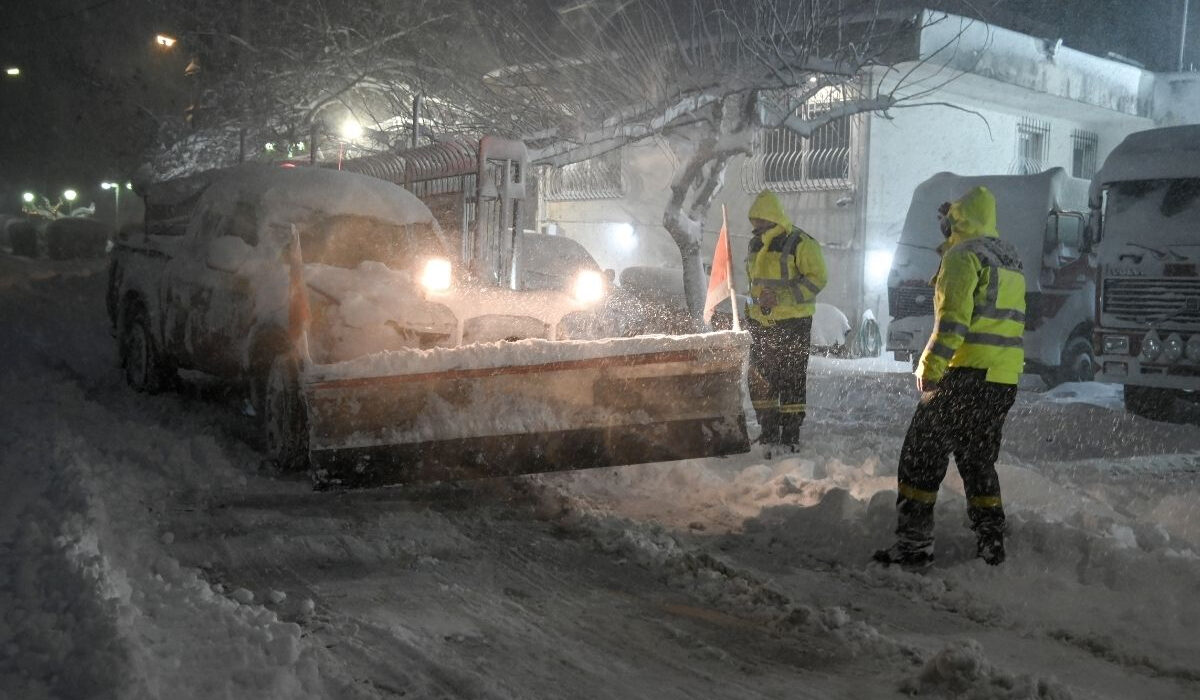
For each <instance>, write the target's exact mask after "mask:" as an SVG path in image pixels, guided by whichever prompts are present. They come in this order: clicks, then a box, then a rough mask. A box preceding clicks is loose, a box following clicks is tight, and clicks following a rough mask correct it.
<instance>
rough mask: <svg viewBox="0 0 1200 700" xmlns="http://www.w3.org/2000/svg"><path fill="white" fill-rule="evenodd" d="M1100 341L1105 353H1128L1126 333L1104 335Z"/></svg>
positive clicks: (1198, 349)
mask: <svg viewBox="0 0 1200 700" xmlns="http://www.w3.org/2000/svg"><path fill="white" fill-rule="evenodd" d="M1102 342H1103V343H1104V354H1105V355H1128V354H1129V336H1127V335H1106V336H1104V339H1103V341H1102ZM1196 349H1197V351H1200V346H1197V348H1196Z"/></svg>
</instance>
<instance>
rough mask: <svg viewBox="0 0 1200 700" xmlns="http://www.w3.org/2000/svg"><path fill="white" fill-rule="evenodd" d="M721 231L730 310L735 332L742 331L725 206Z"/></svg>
mask: <svg viewBox="0 0 1200 700" xmlns="http://www.w3.org/2000/svg"><path fill="white" fill-rule="evenodd" d="M721 230H722V231H724V232H725V265H726V270H725V283H726V284H727V285H729V310H730V311H731V312H733V330H735V331H740V330H742V322H741V321H740V320H739V319H738V303H737V294H736V293H735V292H734V289H733V244H732V243H731V242H730V240H729V221H728V218H727V216H726V213H725V205H724V204H722V205H721Z"/></svg>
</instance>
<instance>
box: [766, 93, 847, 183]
mask: <svg viewBox="0 0 1200 700" xmlns="http://www.w3.org/2000/svg"><path fill="white" fill-rule="evenodd" d="M827 109H828V105H809V106H806V107H805V108H804V109H803V110H802V115H803V116H804V117H808V118H811V117H815V116H818V115H819V114H820V113H821V112H822V111H824V110H827ZM856 122H857V119H856V118H855V117H845V118H842V119H837V120H835V121H832V122H830V123H828V124H825V125H823V126H820V127H818V128H817V129H816V130H815V131H814V132H813V134H812V136H810V137H809V138H804V137H802V136H800V135H799V134H797V133H796V132H794V131H791V130H790V129H787V128H783V127H780V128H774V129H759V130H758V131H757V132H756V133H755V134H754V137H753V139H752V141H751V150H750V156H749V157H748V158H746V160H745V162H744V163H743V165H742V187H744V188H745V190H746V192H751V193H752V192H758V191H761V190H764V189H771V190H775V191H778V192H817V191H829V190H841V189H846V188H848V187H850V186H851V183H850V153H851V142H852V137H853V132H854V129H855V125H856Z"/></svg>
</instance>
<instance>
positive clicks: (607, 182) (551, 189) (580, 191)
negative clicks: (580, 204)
mask: <svg viewBox="0 0 1200 700" xmlns="http://www.w3.org/2000/svg"><path fill="white" fill-rule="evenodd" d="M542 188H543V191H544V192H545V197H546V199H547V200H548V201H552V202H557V201H581V200H589V199H620V198H622V197H624V196H625V177H624V175H623V174H622V170H621V151H619V150H615V151H609V152H608V153H605V154H604V155H602V156H597V157H595V158H589V159H588V160H585V161H581V162H579V163H571V164H570V165H564V166H562V167H560V168H553V167H552V168H547V169H546V171H545V176H544V177H543V181H542Z"/></svg>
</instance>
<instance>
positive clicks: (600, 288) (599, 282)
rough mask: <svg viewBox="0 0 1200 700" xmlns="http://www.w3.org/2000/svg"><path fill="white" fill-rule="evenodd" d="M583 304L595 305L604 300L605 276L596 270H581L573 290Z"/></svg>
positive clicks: (576, 297)
mask: <svg viewBox="0 0 1200 700" xmlns="http://www.w3.org/2000/svg"><path fill="white" fill-rule="evenodd" d="M571 293H572V295H573V296H574V297H575V300H576V301H578V302H580V303H581V304H594V303H595V302H597V301H600V300H601V299H603V298H604V276H603V275H601V274H600V273H599V272H596V271H595V270H580V272H579V274H578V275H576V277H575V285H574V287H573V288H572V290H571Z"/></svg>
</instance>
